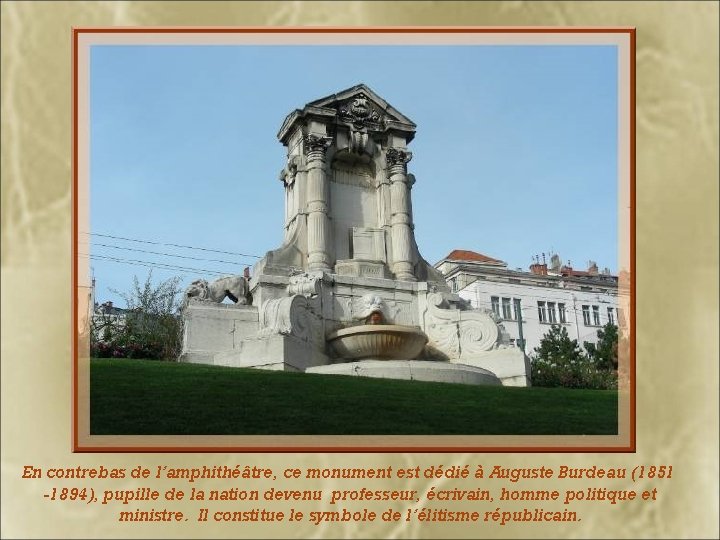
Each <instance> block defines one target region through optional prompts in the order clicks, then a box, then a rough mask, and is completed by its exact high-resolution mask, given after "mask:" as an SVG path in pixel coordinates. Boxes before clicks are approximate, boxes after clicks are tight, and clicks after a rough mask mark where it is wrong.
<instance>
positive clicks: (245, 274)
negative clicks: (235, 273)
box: [243, 266, 250, 279]
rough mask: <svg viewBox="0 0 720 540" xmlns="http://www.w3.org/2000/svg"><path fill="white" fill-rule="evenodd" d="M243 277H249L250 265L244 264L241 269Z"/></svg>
mask: <svg viewBox="0 0 720 540" xmlns="http://www.w3.org/2000/svg"><path fill="white" fill-rule="evenodd" d="M243 277H244V278H245V279H250V267H249V266H246V267H245V269H244V270H243Z"/></svg>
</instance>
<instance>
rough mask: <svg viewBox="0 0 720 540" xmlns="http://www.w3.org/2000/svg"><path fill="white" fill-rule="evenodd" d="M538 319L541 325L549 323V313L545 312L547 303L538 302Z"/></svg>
mask: <svg viewBox="0 0 720 540" xmlns="http://www.w3.org/2000/svg"><path fill="white" fill-rule="evenodd" d="M538 319H540V322H541V323H546V322H547V313H546V312H545V302H538Z"/></svg>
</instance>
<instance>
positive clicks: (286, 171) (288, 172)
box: [280, 156, 302, 186]
mask: <svg viewBox="0 0 720 540" xmlns="http://www.w3.org/2000/svg"><path fill="white" fill-rule="evenodd" d="M301 161H302V160H301V158H300V156H290V157H289V158H288V162H287V165H285V167H283V169H282V171H280V181H281V182H282V183H283V184H285V185H286V186H290V185H292V184H293V183H294V182H295V176H297V172H298V166H299V165H300V164H301Z"/></svg>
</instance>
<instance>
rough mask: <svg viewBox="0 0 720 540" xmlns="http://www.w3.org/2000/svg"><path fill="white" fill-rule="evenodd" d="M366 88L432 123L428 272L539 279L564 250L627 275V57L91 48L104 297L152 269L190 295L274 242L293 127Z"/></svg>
mask: <svg viewBox="0 0 720 540" xmlns="http://www.w3.org/2000/svg"><path fill="white" fill-rule="evenodd" d="M361 82H363V83H365V84H367V85H368V86H369V87H370V88H372V89H373V90H375V91H376V92H377V93H378V94H379V95H380V96H382V97H383V98H384V99H385V100H387V101H388V102H389V103H390V104H392V105H393V106H394V107H395V108H396V109H398V110H399V111H400V112H402V113H403V114H405V115H406V116H408V117H409V118H411V119H412V120H413V121H414V122H415V123H416V124H417V126H418V127H417V134H416V137H415V140H414V141H413V142H412V143H411V144H410V149H411V150H412V152H413V159H412V161H411V162H410V163H409V167H408V169H409V171H410V172H412V173H413V174H415V176H416V179H417V183H416V184H415V186H414V187H413V214H414V218H415V235H416V239H417V243H418V246H419V248H420V252H421V254H422V255H423V257H424V258H425V259H426V260H428V261H429V262H430V263H435V262H437V261H438V260H440V259H441V258H442V257H444V256H445V255H447V254H448V253H449V252H450V251H451V250H453V249H469V250H473V251H478V252H480V253H484V254H486V255H489V256H491V257H495V258H499V259H502V260H504V261H506V262H507V263H508V265H509V266H510V267H511V268H523V269H524V270H527V267H528V266H529V265H530V264H531V262H532V257H533V256H534V255H537V254H542V253H543V252H545V253H549V252H550V251H551V250H552V251H554V252H557V253H559V255H560V257H561V258H562V259H563V261H564V262H567V261H568V260H570V261H571V263H572V266H573V267H574V268H577V269H585V268H586V267H587V261H588V260H594V261H596V262H597V264H598V266H599V267H600V269H602V268H604V267H608V268H610V269H611V271H612V272H613V273H616V272H617V270H618V268H617V264H618V262H617V261H618V253H617V245H618V241H617V235H618V229H617V212H618V208H617V197H618V193H617V181H618V180H617V95H618V90H617V48H616V47H614V46H550V45H545V46H488V45H479V46H246V45H240V46H93V47H92V49H91V66H90V124H91V125H90V141H91V142H90V206H91V207H90V215H91V219H90V229H91V230H90V231H81V234H80V238H79V242H80V244H79V251H80V253H81V254H88V253H89V252H90V253H91V254H92V256H93V258H92V259H91V261H90V265H91V267H92V269H93V273H94V275H95V278H96V282H97V300H98V301H105V300H113V301H114V302H116V304H119V305H124V302H123V301H122V299H121V298H120V297H119V296H118V295H116V294H114V293H112V292H111V291H110V289H117V290H120V291H127V290H129V289H130V287H131V285H132V278H133V275H137V276H138V277H139V279H140V280H141V281H143V280H144V279H145V277H146V276H147V273H148V271H149V270H150V266H155V268H154V269H153V278H154V280H155V281H158V280H161V279H167V278H169V277H172V276H180V277H181V279H182V282H183V284H187V283H189V282H190V281H192V280H193V279H196V278H198V277H205V278H207V279H212V278H214V277H217V274H213V273H211V272H210V271H212V272H217V273H223V274H228V273H241V272H242V269H243V268H244V267H245V266H252V264H254V263H255V262H256V261H257V260H258V259H257V257H253V256H251V255H254V256H262V255H264V254H265V252H266V251H268V250H270V249H275V248H277V247H278V246H279V245H280V243H281V240H282V220H283V204H284V203H283V189H282V184H281V182H280V181H279V180H278V174H279V172H280V170H281V169H282V167H283V165H284V163H285V149H284V148H283V146H282V145H281V144H280V143H279V142H278V141H277V139H276V134H277V132H278V130H279V128H280V126H281V124H282V122H283V120H284V118H285V116H286V115H287V114H288V113H290V112H291V111H292V110H294V109H296V108H301V107H302V106H303V105H305V104H306V103H308V102H309V101H313V100H315V99H318V98H321V97H324V96H326V95H329V94H332V93H335V92H338V91H340V90H344V89H345V88H348V87H351V86H354V85H355V84H358V83H361ZM86 233H92V234H86ZM112 237H115V238H112ZM120 238H128V239H133V240H142V241H144V242H137V241H129V240H120ZM88 241H89V242H90V245H88ZM148 242H153V243H148ZM168 244H176V245H183V246H192V247H194V248H204V249H205V250H208V249H212V250H218V251H224V252H229V253H218V252H214V251H203V250H199V249H188V248H181V247H176V246H172V245H168ZM88 250H90V251H88ZM140 250H142V251H140ZM148 252H156V253H148ZM158 253H162V254H163V255H159V254H158ZM170 255H181V256H182V257H173V256H170ZM111 259H114V260H111ZM210 259H215V260H214V261H213V260H210ZM132 261H141V262H143V263H145V265H142V264H140V263H138V262H132ZM220 261H222V262H220ZM147 265H150V266H147ZM161 265H170V266H180V267H184V268H189V269H191V270H183V271H181V270H178V269H176V268H159V267H158V266H161Z"/></svg>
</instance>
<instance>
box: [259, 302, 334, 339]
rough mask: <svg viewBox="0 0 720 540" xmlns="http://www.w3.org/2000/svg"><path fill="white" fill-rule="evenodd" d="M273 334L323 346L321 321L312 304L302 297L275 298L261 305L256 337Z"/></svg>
mask: <svg viewBox="0 0 720 540" xmlns="http://www.w3.org/2000/svg"><path fill="white" fill-rule="evenodd" d="M275 334H280V335H285V336H287V335H291V336H294V337H296V338H298V339H300V340H302V341H308V342H312V343H314V344H316V345H317V346H319V347H322V346H324V340H323V339H322V336H323V329H322V320H321V318H320V316H318V315H317V313H316V312H315V309H314V307H313V302H312V301H311V300H309V299H308V298H306V297H305V296H302V295H295V296H287V297H284V298H276V299H273V300H268V301H267V302H264V303H263V305H262V306H261V308H260V331H259V332H258V337H268V336H272V335H275Z"/></svg>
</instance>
